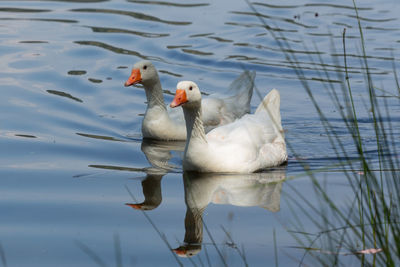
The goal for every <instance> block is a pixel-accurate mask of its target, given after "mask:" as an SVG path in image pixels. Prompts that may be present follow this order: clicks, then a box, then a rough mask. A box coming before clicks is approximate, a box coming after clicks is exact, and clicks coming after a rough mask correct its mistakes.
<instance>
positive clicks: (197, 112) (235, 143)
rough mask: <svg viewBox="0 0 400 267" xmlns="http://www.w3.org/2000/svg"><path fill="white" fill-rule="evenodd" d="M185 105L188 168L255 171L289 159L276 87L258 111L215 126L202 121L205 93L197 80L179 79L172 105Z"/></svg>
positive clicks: (201, 170) (216, 170) (186, 162)
mask: <svg viewBox="0 0 400 267" xmlns="http://www.w3.org/2000/svg"><path fill="white" fill-rule="evenodd" d="M180 105H181V106H182V108H183V112H184V115H185V120H186V128H187V136H188V139H187V141H186V146H185V151H184V158H183V170H184V171H198V172H224V173H251V172H256V171H259V170H262V169H265V168H270V167H274V166H279V165H281V164H282V163H284V162H286V161H287V152H286V144H285V139H284V135H283V130H282V125H281V117H280V110H279V109H280V95H279V92H278V91H277V90H275V89H273V90H272V91H271V92H270V93H269V94H268V95H267V96H265V98H264V99H263V101H262V102H261V103H260V105H259V106H258V108H257V110H256V111H255V113H254V114H246V115H245V116H243V117H242V118H240V119H238V120H236V121H234V122H232V123H230V124H226V125H223V126H220V127H217V128H215V129H213V130H211V131H210V132H209V133H208V134H207V135H206V134H205V131H204V125H203V123H202V121H201V119H200V118H201V112H202V109H201V105H202V103H201V94H200V90H199V88H198V86H197V85H196V84H195V83H194V82H190V81H184V82H180V83H178V86H177V91H176V95H175V98H174V100H173V102H172V103H171V107H176V106H180Z"/></svg>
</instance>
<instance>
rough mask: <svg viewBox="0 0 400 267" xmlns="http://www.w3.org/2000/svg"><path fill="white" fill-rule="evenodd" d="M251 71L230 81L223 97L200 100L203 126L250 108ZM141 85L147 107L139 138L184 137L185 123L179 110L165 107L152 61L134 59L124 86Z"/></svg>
mask: <svg viewBox="0 0 400 267" xmlns="http://www.w3.org/2000/svg"><path fill="white" fill-rule="evenodd" d="M254 78H255V72H249V71H245V72H243V74H241V75H240V76H239V77H238V78H237V79H236V80H235V81H233V82H232V84H231V85H230V89H229V90H228V91H227V92H226V94H225V95H224V96H223V97H218V96H213V95H210V96H209V97H207V98H205V99H204V100H203V108H202V117H201V119H202V121H203V125H204V127H205V130H206V131H207V132H208V131H210V130H211V129H213V128H215V127H218V126H220V125H224V124H227V123H230V122H232V121H234V120H235V119H237V118H240V117H242V116H243V115H244V114H246V113H249V112H250V100H251V97H252V94H253V84H254ZM137 83H140V84H142V85H143V86H144V89H145V92H146V98H147V109H146V113H145V115H144V118H143V121H142V135H143V138H150V139H156V140H186V126H185V121H184V118H183V114H182V111H181V110H171V109H169V108H167V107H166V105H165V102H164V97H163V91H162V87H161V82H160V79H159V77H158V73H157V70H156V68H155V67H154V65H153V64H152V63H151V62H150V61H148V60H144V61H140V62H137V63H136V64H135V65H134V67H133V69H132V73H131V75H130V77H129V79H128V80H127V81H126V82H125V86H131V85H133V84H137Z"/></svg>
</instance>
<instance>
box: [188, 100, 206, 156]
mask: <svg viewBox="0 0 400 267" xmlns="http://www.w3.org/2000/svg"><path fill="white" fill-rule="evenodd" d="M183 114H184V115H185V121H186V133H187V141H186V149H185V151H186V150H187V148H188V146H189V144H190V142H191V141H197V142H202V143H207V139H206V134H205V132H204V126H203V120H202V119H201V118H202V114H201V104H191V105H190V106H183Z"/></svg>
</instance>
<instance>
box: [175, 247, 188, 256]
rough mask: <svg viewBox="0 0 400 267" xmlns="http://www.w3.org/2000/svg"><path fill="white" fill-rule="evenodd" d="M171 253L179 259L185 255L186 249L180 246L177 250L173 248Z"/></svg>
mask: <svg viewBox="0 0 400 267" xmlns="http://www.w3.org/2000/svg"><path fill="white" fill-rule="evenodd" d="M172 251H173V252H175V253H176V255H179V256H181V257H182V256H185V255H186V248H185V247H182V246H181V247H179V248H175V249H173V250H172Z"/></svg>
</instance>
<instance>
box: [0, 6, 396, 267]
mask: <svg viewBox="0 0 400 267" xmlns="http://www.w3.org/2000/svg"><path fill="white" fill-rule="evenodd" d="M360 2H361V1H360ZM383 2H384V4H383ZM383 2H382V1H381V2H379V3H377V2H376V1H362V3H358V5H359V15H360V17H361V24H362V27H363V29H364V34H365V40H366V49H367V55H368V60H369V67H370V70H371V73H372V75H373V78H374V83H375V86H377V87H378V89H379V90H378V92H380V93H381V94H382V96H385V97H384V98H382V99H385V100H386V101H387V104H388V107H389V109H390V113H391V115H392V123H393V125H394V126H393V134H394V136H399V135H400V133H399V132H400V130H399V129H400V127H398V126H399V123H400V112H399V111H400V108H399V105H398V98H396V97H392V95H396V94H397V95H398V92H397V91H396V90H397V89H396V86H395V79H394V74H393V64H395V65H398V58H399V42H400V28H399V19H398V13H399V11H400V7H399V5H398V3H397V1H394V0H385V1H383ZM254 8H255V9H256V10H257V12H258V13H255V12H254V10H252V9H250V8H249V6H248V5H247V4H246V2H245V1H229V3H228V2H227V1H215V2H205V1H201V0H199V1H185V2H179V1H177V2H164V1H135V0H127V1H122V0H120V1H118V0H116V1H95V0H93V1H89V0H88V1H78V0H76V1H0V55H1V61H0V85H1V98H0V147H1V150H0V158H1V161H0V174H1V178H0V191H1V193H0V213H1V214H2V216H1V218H2V220H1V221H0V244H1V249H0V252H1V253H0V255H2V257H1V258H2V263H3V264H4V263H6V264H7V265H8V266H35V265H36V266H71V265H74V266H79V265H82V266H83V265H85V266H88V265H93V266H96V265H99V264H98V263H99V262H103V263H104V264H105V265H107V266H108V265H118V263H119V259H120V257H119V255H121V257H122V262H123V264H124V265H125V266H126V265H130V264H132V265H137V266H156V265H161V264H162V265H163V266H167V265H171V266H173V265H177V264H178V261H180V262H182V263H183V264H184V265H191V263H190V259H183V258H176V257H175V256H174V255H175V254H174V253H172V252H171V251H170V248H169V247H168V246H167V245H166V244H165V242H164V241H165V240H167V241H168V243H169V244H170V246H171V247H172V248H176V247H179V246H180V245H182V244H183V242H184V240H185V239H186V238H185V232H186V235H189V234H188V233H189V232H191V231H192V232H193V231H194V232H196V231H197V232H196V233H197V237H196V238H197V242H200V240H198V238H199V235H200V234H201V236H202V237H203V239H202V243H203V246H202V249H201V251H200V252H199V251H196V253H197V252H199V254H197V256H196V257H193V258H191V260H193V261H194V262H195V263H196V264H198V265H201V264H200V263H199V261H202V262H203V263H204V264H207V261H208V260H210V261H211V262H213V263H214V264H213V266H215V265H220V264H221V256H220V255H222V256H223V257H226V258H227V263H228V265H229V266H241V265H243V261H242V259H241V257H240V253H239V252H238V249H239V250H240V251H241V250H242V248H243V249H244V251H245V255H246V259H247V261H248V263H249V264H250V265H251V266H265V262H269V263H271V264H274V260H275V256H274V242H273V240H274V239H273V230H274V229H275V230H276V240H277V241H276V243H277V246H278V251H277V253H278V259H279V263H280V265H283V266H287V265H290V264H292V265H294V264H296V260H293V259H291V258H290V257H288V256H287V255H291V256H292V257H293V258H294V259H296V258H299V257H301V255H302V252H301V251H298V250H296V249H291V248H289V247H290V246H292V245H294V244H296V243H295V242H294V240H292V239H291V237H290V234H289V233H287V232H286V231H285V230H284V227H283V226H282V223H283V222H287V221H290V220H291V219H294V218H291V211H290V208H289V207H288V205H287V202H286V197H285V195H288V194H290V193H288V192H290V190H289V188H292V187H296V188H297V189H298V190H300V191H301V190H303V191H304V193H305V194H307V193H308V192H309V191H310V187H309V182H308V180H307V179H295V180H291V181H285V182H283V179H285V177H292V176H295V175H297V174H298V173H299V172H301V167H300V164H299V162H298V160H299V157H301V158H303V159H307V161H308V164H309V165H310V166H311V167H312V168H315V169H317V168H320V167H324V166H326V165H327V164H331V163H332V162H336V161H337V158H336V155H335V154H334V151H333V150H332V149H330V146H329V142H328V140H327V138H326V136H325V134H324V129H323V128H322V126H321V123H320V120H319V117H318V115H317V114H316V112H315V111H314V107H313V106H312V104H311V101H310V99H309V97H308V96H307V94H306V93H305V91H304V89H303V87H302V85H301V83H300V82H299V79H298V77H297V76H296V74H295V73H294V71H293V69H292V66H291V64H290V62H288V60H287V59H286V58H285V57H284V55H283V53H282V52H281V50H280V48H279V47H278V45H277V42H276V40H275V39H274V38H273V37H272V34H271V33H275V35H276V36H277V37H278V39H280V40H282V39H284V40H285V41H287V43H288V44H289V45H290V51H294V52H295V55H296V57H297V58H296V60H297V62H298V64H300V66H301V67H302V68H303V69H304V71H305V78H306V80H307V81H309V84H310V86H311V87H312V91H313V93H314V96H315V97H316V99H317V101H318V102H319V103H320V104H321V106H322V107H323V108H324V111H325V112H326V114H327V117H328V118H329V120H330V121H331V122H332V123H333V125H334V127H336V129H337V133H338V135H339V136H340V138H341V139H342V140H343V142H344V144H351V142H352V141H351V139H350V137H349V136H348V135H347V133H346V131H345V130H343V124H342V122H341V120H340V119H339V118H340V117H339V113H338V112H337V109H336V108H335V107H334V106H333V105H332V104H331V101H330V99H329V98H328V97H327V93H326V90H325V89H324V85H326V86H329V85H330V84H336V83H337V79H338V78H337V75H336V74H337V70H338V68H339V69H341V70H343V50H342V33H343V29H344V28H346V36H347V39H346V42H347V43H346V46H347V55H348V61H349V62H348V64H349V69H350V79H351V81H352V83H353V89H354V92H355V94H356V95H357V96H361V97H359V98H358V99H359V100H357V102H356V105H357V106H358V107H359V111H360V114H361V115H360V121H361V124H360V125H361V126H360V127H361V130H362V131H363V132H364V133H366V136H367V138H368V136H370V140H366V141H367V142H370V143H371V149H370V151H368V152H369V153H370V154H371V157H372V158H374V157H377V152H376V151H374V150H373V147H374V146H373V145H374V138H375V136H374V132H373V131H372V125H373V122H372V121H371V120H370V118H369V115H368V112H365V111H364V102H363V101H366V99H367V96H366V95H365V89H364V88H365V85H364V77H363V74H362V69H361V68H362V67H361V66H362V65H361V63H360V57H359V56H357V55H359V54H360V51H361V45H360V41H359V34H358V25H357V21H356V17H355V11H354V10H353V8H352V2H351V1H344V0H341V1H336V2H335V4H327V3H324V2H318V1H310V2H307V1H301V2H299V1H280V2H279V5H277V4H276V3H274V4H270V3H266V2H255V3H254ZM259 15H261V17H262V18H263V19H264V20H265V22H267V24H268V25H269V27H270V28H271V29H272V32H270V31H268V30H266V29H265V27H264V26H263V25H262V23H261V21H260V20H259ZM332 43H333V44H334V46H335V47H336V50H333V49H332V46H331V44H332ZM318 57H320V59H321V60H323V62H324V64H320V63H319V62H320V61H318ZM141 59H149V60H152V61H153V63H154V64H155V66H156V67H157V69H158V70H159V72H160V78H161V81H162V84H163V87H164V89H165V90H166V94H165V97H166V102H168V101H170V100H172V96H171V94H170V93H169V92H174V89H175V86H176V83H177V82H178V81H179V80H183V79H184V80H193V81H196V82H197V83H198V84H199V86H200V88H201V89H202V90H203V91H204V92H206V93H213V92H222V91H223V90H224V89H225V88H226V87H227V86H228V85H229V84H230V82H231V81H232V80H233V79H234V78H235V77H237V76H238V75H239V74H240V73H241V72H242V70H243V69H249V70H255V71H256V72H257V77H256V86H257V89H258V91H259V93H260V95H261V96H263V95H265V94H266V93H267V92H268V91H269V90H270V89H272V88H277V89H278V90H279V91H280V93H281V101H282V103H281V112H282V120H283V127H284V128H285V130H286V138H287V140H288V142H289V143H290V144H291V146H292V147H293V148H294V150H295V151H296V154H297V155H296V157H295V156H294V154H293V153H291V155H290V158H289V163H288V165H287V166H285V167H283V168H279V169H278V170H275V171H274V172H267V173H263V174H257V175H249V176H245V177H230V176H229V177H223V176H222V177H219V176H218V177H214V176H213V177H206V178H203V179H202V178H201V177H200V178H199V177H189V178H188V179H189V180H191V181H192V182H193V183H190V185H188V182H187V180H185V182H184V177H183V175H182V172H181V169H180V166H181V152H180V151H181V150H182V144H179V143H178V144H177V143H173V144H164V143H159V142H156V143H154V142H144V143H143V142H142V138H141V134H140V123H141V119H142V115H143V113H144V110H145V107H146V104H145V95H144V92H143V89H141V88H134V87H130V88H125V87H123V83H124V82H125V80H126V79H127V77H128V76H129V73H130V68H131V66H132V65H133V64H134V63H135V62H137V61H139V60H141ZM335 60H336V61H335ZM324 68H326V69H327V71H328V73H329V76H330V79H329V80H326V79H322V78H323V77H326V76H322V78H321V76H320V75H319V74H318V71H323V70H324ZM397 69H399V67H398V66H397ZM321 80H322V82H321ZM168 90H169V91H168ZM259 99H260V98H259V97H258V95H257V94H255V95H254V97H253V100H252V107H253V108H255V107H256V106H257V105H258V103H259ZM363 99H364V100H363ZM355 152H356V151H355V149H353V150H352V148H351V147H349V153H350V157H351V156H355V155H356V154H355ZM165 162H169V163H168V166H169V167H170V170H169V171H168V172H163V171H160V170H159V169H158V168H157V167H159V166H160V164H161V165H162V164H165ZM321 176H322V178H325V177H327V178H332V179H327V180H329V181H335V183H332V184H331V185H330V186H331V188H332V192H333V194H337V196H338V200H339V199H341V197H342V196H343V195H344V194H345V193H346V188H347V187H346V185H345V181H344V179H343V177H342V176H341V175H340V173H331V172H328V173H324V174H322V175H321ZM186 178H187V177H186ZM192 190H194V192H195V194H194V196H198V197H197V199H195V200H193V199H188V197H187V195H188V192H191V191H192ZM130 193H131V194H132V196H133V197H134V198H137V202H142V201H145V204H146V205H149V206H148V208H149V209H152V210H151V211H147V212H146V213H145V214H146V215H148V216H150V217H146V216H145V214H143V213H142V212H140V211H137V210H134V209H132V208H131V207H129V206H127V205H124V204H125V203H135V202H136V201H135V200H134V199H132V196H131V194H130ZM210 203H213V204H210ZM215 204H218V205H215ZM205 207H207V209H205V210H204V208H205ZM193 214H195V216H194V217H193V216H192V217H191V215H193ZM185 217H186V220H187V221H190V223H187V224H188V225H189V226H191V227H194V228H195V229H197V230H193V229H192V230H191V229H188V228H186V229H185ZM199 217H200V218H201V217H203V221H201V219H200V220H199ZM147 218H150V220H151V222H152V223H154V225H152V224H151V223H150V222H149V221H148V220H147ZM195 218H197V219H195ZM202 224H203V225H202ZM221 225H222V226H223V228H221ZM283 225H285V224H283ZM202 226H203V227H202ZM196 227H197V228H196ZM157 229H158V230H159V231H160V232H161V233H162V234H161V237H160V236H159V235H158V234H157ZM199 229H204V230H203V231H202V233H199V232H198V231H199ZM225 231H226V232H229V233H231V234H232V238H233V241H232V240H230V239H229V238H228V237H227V235H226V233H225ZM163 238H164V241H163ZM187 238H194V239H196V238H195V237H189V236H188V237H187ZM185 241H187V240H185ZM214 242H215V243H216V245H214V244H213V243H214ZM195 249H197V250H198V249H199V248H198V247H197V248H195ZM115 251H116V252H115ZM96 260H97V263H96ZM100 265H101V264H100Z"/></svg>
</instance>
